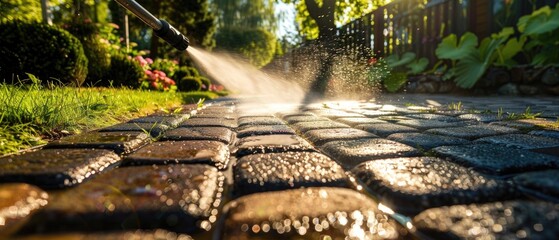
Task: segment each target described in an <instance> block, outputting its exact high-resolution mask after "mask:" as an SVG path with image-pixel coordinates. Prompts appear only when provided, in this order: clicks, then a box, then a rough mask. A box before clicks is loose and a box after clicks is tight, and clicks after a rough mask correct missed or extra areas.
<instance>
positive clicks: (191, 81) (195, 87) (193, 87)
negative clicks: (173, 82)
mask: <svg viewBox="0 0 559 240" xmlns="http://www.w3.org/2000/svg"><path fill="white" fill-rule="evenodd" d="M178 88H179V90H180V91H181V92H192V91H200V89H202V82H201V81H200V79H199V78H197V77H184V78H182V79H181V80H180V81H179V84H178Z"/></svg>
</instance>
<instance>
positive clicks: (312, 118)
mask: <svg viewBox="0 0 559 240" xmlns="http://www.w3.org/2000/svg"><path fill="white" fill-rule="evenodd" d="M284 119H285V120H286V121H287V123H289V124H294V123H298V122H319V121H331V120H330V119H329V118H326V117H319V116H314V115H312V116H289V117H285V118H284Z"/></svg>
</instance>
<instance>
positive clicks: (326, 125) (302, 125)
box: [291, 121, 349, 133]
mask: <svg viewBox="0 0 559 240" xmlns="http://www.w3.org/2000/svg"><path fill="white" fill-rule="evenodd" d="M291 127H293V129H295V130H297V131H298V132H301V133H305V132H308V131H310V130H316V129H332V128H349V126H348V125H345V124H342V123H338V122H334V121H319V122H299V123H295V124H293V125H291Z"/></svg>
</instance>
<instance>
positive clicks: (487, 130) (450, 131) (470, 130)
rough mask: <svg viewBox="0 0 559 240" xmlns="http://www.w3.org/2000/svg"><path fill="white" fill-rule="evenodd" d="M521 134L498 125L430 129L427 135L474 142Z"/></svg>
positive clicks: (513, 129)
mask: <svg viewBox="0 0 559 240" xmlns="http://www.w3.org/2000/svg"><path fill="white" fill-rule="evenodd" d="M517 132H519V131H518V130H517V129H515V128H508V127H502V126H497V125H473V126H466V127H452V128H437V129H429V130H427V131H426V133H432V134H439V135H445V136H450V137H457V138H465V139H469V140H473V139H476V138H482V137H488V136H493V135H499V134H510V133H517Z"/></svg>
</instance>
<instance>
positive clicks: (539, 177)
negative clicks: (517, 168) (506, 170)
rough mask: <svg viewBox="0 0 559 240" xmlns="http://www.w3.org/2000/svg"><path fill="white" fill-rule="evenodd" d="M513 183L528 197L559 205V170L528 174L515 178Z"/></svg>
mask: <svg viewBox="0 0 559 240" xmlns="http://www.w3.org/2000/svg"><path fill="white" fill-rule="evenodd" d="M513 181H514V183H515V184H516V186H517V187H518V188H519V189H520V190H521V191H523V192H525V193H527V194H528V195H531V196H535V197H538V198H541V199H544V200H547V201H554V202H556V203H559V185H558V184H557V183H558V182H559V170H547V171H538V172H528V173H524V174H520V175H518V176H516V177H514V178H513Z"/></svg>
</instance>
